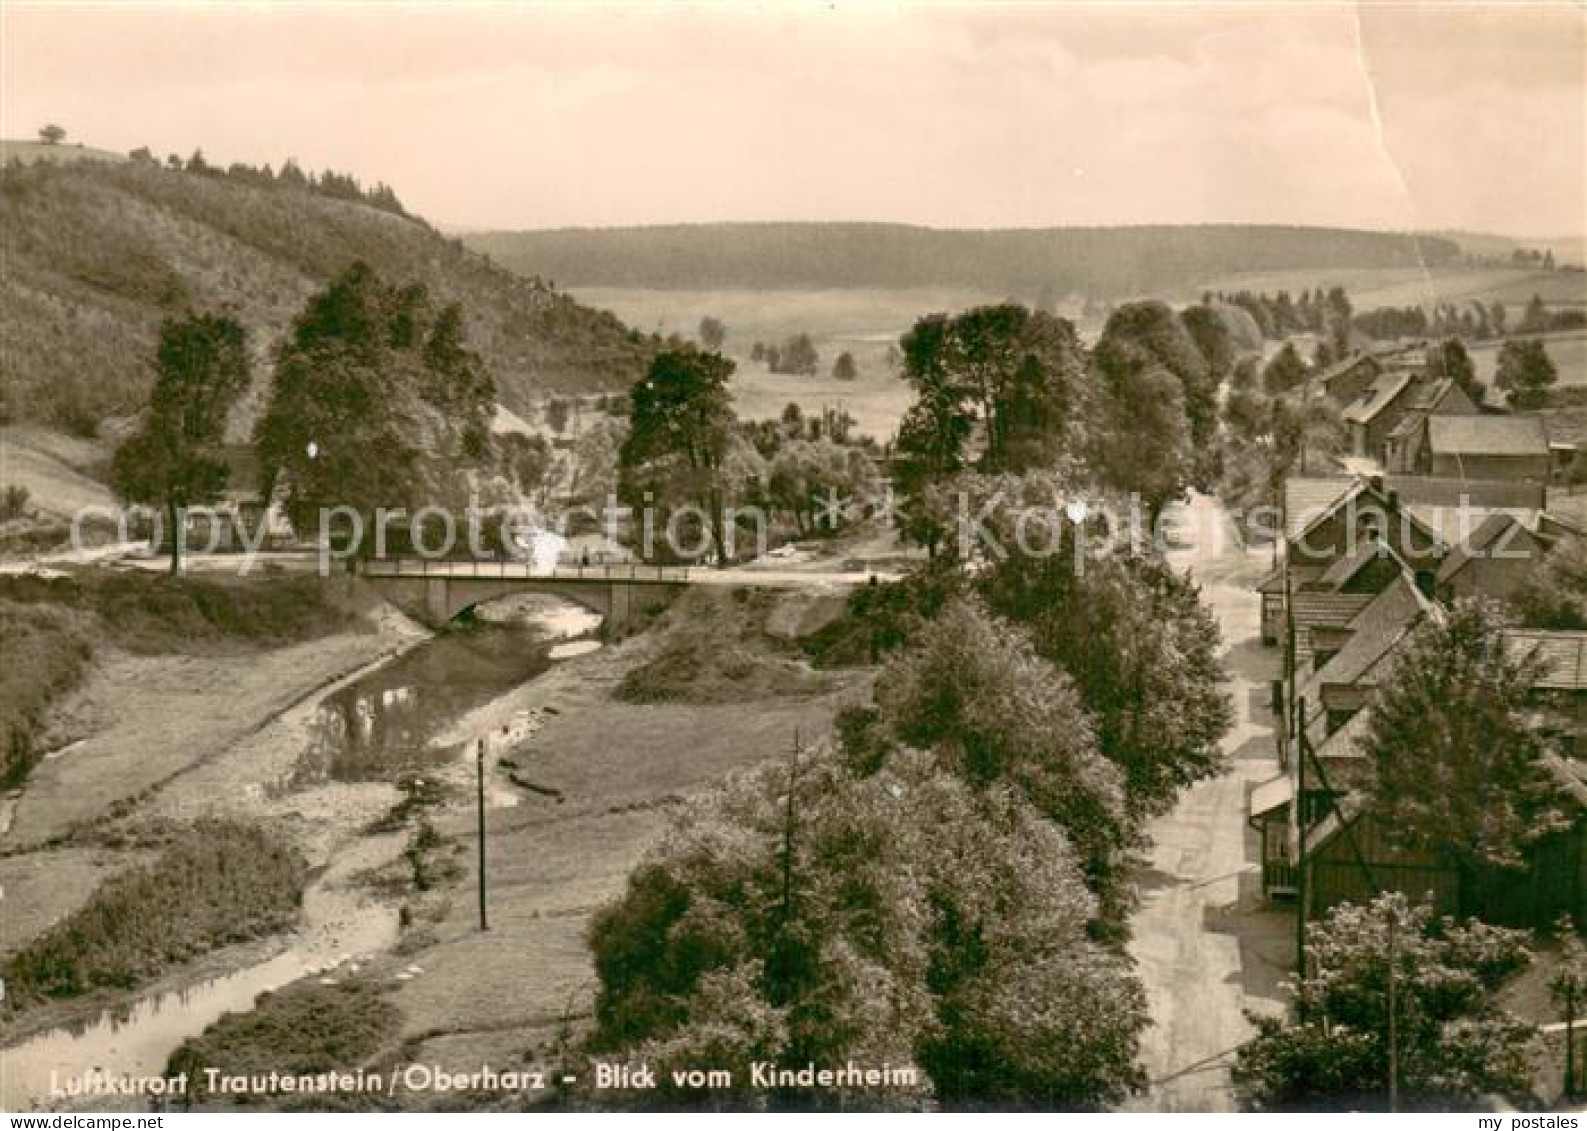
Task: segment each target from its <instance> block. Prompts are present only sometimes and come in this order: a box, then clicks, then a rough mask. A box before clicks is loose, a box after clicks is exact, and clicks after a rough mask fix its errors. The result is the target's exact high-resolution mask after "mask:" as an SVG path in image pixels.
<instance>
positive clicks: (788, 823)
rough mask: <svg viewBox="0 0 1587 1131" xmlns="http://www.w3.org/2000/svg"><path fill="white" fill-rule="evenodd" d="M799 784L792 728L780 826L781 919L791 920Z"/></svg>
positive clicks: (796, 735)
mask: <svg viewBox="0 0 1587 1131" xmlns="http://www.w3.org/2000/svg"><path fill="white" fill-rule="evenodd" d="M798 784H799V728H798V727H795V728H794V740H793V759H792V760H791V761H790V762H789V763H788V808H787V811H786V812H785V813H784V814H783V826H782V919H783V923H784V924H785V925H786V924H787V923H788V921H789V920H791V919H792V918H793V838H794V790H795V789H796V788H797V787H798Z"/></svg>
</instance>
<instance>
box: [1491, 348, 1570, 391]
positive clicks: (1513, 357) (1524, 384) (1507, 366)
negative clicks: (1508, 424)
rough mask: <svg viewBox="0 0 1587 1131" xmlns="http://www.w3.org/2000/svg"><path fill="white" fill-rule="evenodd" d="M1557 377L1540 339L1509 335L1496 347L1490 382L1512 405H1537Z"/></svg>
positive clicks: (1556, 371) (1557, 372)
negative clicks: (1495, 365)
mask: <svg viewBox="0 0 1587 1131" xmlns="http://www.w3.org/2000/svg"><path fill="white" fill-rule="evenodd" d="M1558 378H1559V371H1558V370H1556V369H1555V368H1554V359H1553V358H1551V357H1549V356H1548V350H1547V349H1546V348H1545V347H1544V345H1543V340H1542V339H1541V338H1510V339H1508V340H1506V342H1505V343H1504V345H1502V346H1500V347H1499V368H1498V371H1497V372H1496V373H1495V374H1494V383H1495V384H1496V385H1498V386H1499V388H1501V389H1503V390H1504V392H1505V396H1506V399H1508V400H1509V402H1510V403H1511V404H1512V405H1514V406H1515V407H1516V408H1541V407H1542V406H1543V405H1544V404H1545V403H1546V401H1547V397H1548V390H1549V388H1550V387H1551V386H1553V384H1554V382H1555V381H1556V380H1558Z"/></svg>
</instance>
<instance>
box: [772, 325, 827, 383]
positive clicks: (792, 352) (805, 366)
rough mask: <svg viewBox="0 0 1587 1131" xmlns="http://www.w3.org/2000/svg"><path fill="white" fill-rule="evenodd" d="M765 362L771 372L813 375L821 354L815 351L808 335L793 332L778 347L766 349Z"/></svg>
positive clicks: (819, 362) (819, 363)
mask: <svg viewBox="0 0 1587 1131" xmlns="http://www.w3.org/2000/svg"><path fill="white" fill-rule="evenodd" d="M766 357H767V364H768V366H769V367H770V369H771V371H772V372H773V373H791V374H794V375H796V376H800V377H814V376H815V374H816V370H817V368H819V366H820V365H821V355H820V354H819V353H817V352H816V347H815V343H814V342H812V341H811V340H810V335H809V334H805V333H799V334H795V335H794V336H793V337H791V338H789V339H788V340H787V341H786V342H784V343H783V344H782V347H781V348H780V349H768V350H767V351H766Z"/></svg>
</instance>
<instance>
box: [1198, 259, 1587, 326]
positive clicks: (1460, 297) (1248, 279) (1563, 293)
mask: <svg viewBox="0 0 1587 1131" xmlns="http://www.w3.org/2000/svg"><path fill="white" fill-rule="evenodd" d="M1335 285H1337V286H1342V287H1344V288H1345V291H1346V292H1347V293H1348V294H1349V295H1350V302H1351V305H1352V306H1353V307H1354V308H1355V309H1356V310H1358V311H1360V310H1375V309H1377V308H1379V307H1386V306H1415V305H1418V304H1421V305H1427V304H1431V303H1435V302H1449V303H1456V304H1460V303H1468V302H1474V301H1481V302H1483V303H1490V304H1491V303H1493V302H1495V301H1498V302H1502V303H1504V304H1505V306H1506V307H1507V308H1508V309H1509V311H1510V314H1511V316H1512V321H1513V320H1514V319H1517V318H1519V316H1520V313H1521V308H1522V307H1523V306H1524V305H1525V304H1526V302H1527V300H1529V299H1530V298H1531V297H1532V296H1533V295H1540V296H1542V298H1543V301H1544V302H1546V303H1548V304H1549V305H1551V306H1582V305H1587V275H1584V274H1575V273H1568V272H1564V271H1533V270H1525V269H1514V268H1509V267H1441V268H1436V269H1434V270H1433V271H1431V272H1422V271H1418V270H1410V269H1404V268H1364V269H1357V270H1343V271H1334V272H1328V273H1326V274H1320V273H1318V272H1296V271H1281V272H1270V273H1263V274H1235V275H1229V276H1226V277H1224V278H1221V279H1215V280H1213V281H1212V282H1210V283H1207V284H1206V285H1205V286H1203V287H1201V288H1197V289H1194V290H1189V289H1187V290H1185V291H1182V292H1176V293H1174V294H1172V295H1170V296H1168V297H1170V298H1172V299H1174V300H1175V301H1179V302H1189V301H1192V300H1194V299H1196V298H1199V297H1200V295H1201V292H1202V291H1203V290H1211V291H1242V290H1247V291H1258V292H1261V291H1266V292H1267V293H1269V294H1272V293H1275V292H1277V291H1281V290H1287V291H1289V292H1290V293H1291V294H1295V293H1297V292H1299V291H1301V290H1305V289H1309V288H1315V287H1330V286H1335Z"/></svg>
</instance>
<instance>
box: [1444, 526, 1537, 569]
mask: <svg viewBox="0 0 1587 1131" xmlns="http://www.w3.org/2000/svg"><path fill="white" fill-rule="evenodd" d="M1501 538H1503V539H1504V542H1503V543H1500V539H1501ZM1451 544H1452V545H1453V546H1454V549H1452V550H1451V551H1450V552H1449V556H1448V557H1446V558H1445V559H1444V561H1443V563H1442V564H1441V565H1440V566H1439V567H1438V580H1439V581H1441V582H1443V581H1448V580H1449V579H1450V578H1452V577H1454V576H1455V575H1456V574H1457V573H1459V572H1460V571H1461V570H1463V569H1465V568H1466V566H1468V565H1470V564H1471V563H1472V562H1473V561H1476V560H1477V559H1478V558H1482V557H1485V556H1486V555H1487V553H1488V551H1489V549H1490V548H1497V549H1502V550H1503V551H1504V552H1506V553H1515V552H1516V551H1517V550H1519V549H1520V548H1521V547H1523V546H1528V545H1529V546H1531V547H1532V548H1533V549H1534V550H1535V549H1538V540H1537V536H1536V535H1534V534H1533V533H1532V531H1531V529H1530V528H1529V527H1528V526H1527V524H1526V523H1525V522H1524V521H1523V520H1522V519H1520V518H1518V517H1516V516H1515V515H1513V514H1509V513H1507V512H1504V511H1494V512H1492V513H1490V514H1488V516H1487V517H1486V518H1484V519H1483V520H1482V521H1481V522H1480V523H1478V524H1477V528H1476V529H1475V530H1473V531H1472V532H1471V536H1470V537H1469V538H1464V539H1462V538H1455V539H1453V540H1452V542H1451ZM1539 557H1541V555H1539Z"/></svg>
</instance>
